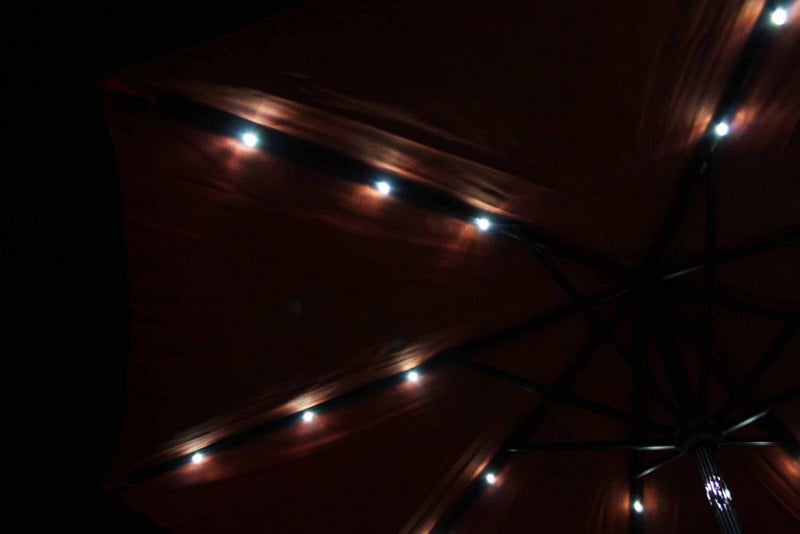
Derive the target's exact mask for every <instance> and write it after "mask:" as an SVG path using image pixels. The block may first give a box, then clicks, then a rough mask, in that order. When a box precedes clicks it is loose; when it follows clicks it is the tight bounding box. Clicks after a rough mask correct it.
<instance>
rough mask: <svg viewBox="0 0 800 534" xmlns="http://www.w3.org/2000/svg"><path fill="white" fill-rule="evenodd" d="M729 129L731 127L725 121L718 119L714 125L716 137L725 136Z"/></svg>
mask: <svg viewBox="0 0 800 534" xmlns="http://www.w3.org/2000/svg"><path fill="white" fill-rule="evenodd" d="M730 131H731V127H730V126H728V123H727V122H725V121H720V122H718V123H717V125H716V126H714V133H715V134H717V137H725V136H726V135H728V132H730Z"/></svg>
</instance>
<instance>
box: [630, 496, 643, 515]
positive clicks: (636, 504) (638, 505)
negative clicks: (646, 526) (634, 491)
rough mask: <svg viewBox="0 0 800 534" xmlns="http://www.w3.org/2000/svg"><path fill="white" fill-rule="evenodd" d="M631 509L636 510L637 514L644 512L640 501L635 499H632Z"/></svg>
mask: <svg viewBox="0 0 800 534" xmlns="http://www.w3.org/2000/svg"><path fill="white" fill-rule="evenodd" d="M633 509H634V510H635V511H636V513H637V514H641V513H642V512H644V505H642V501H640V500H639V499H636V500H635V501H633Z"/></svg>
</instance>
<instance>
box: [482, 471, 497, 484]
mask: <svg viewBox="0 0 800 534" xmlns="http://www.w3.org/2000/svg"><path fill="white" fill-rule="evenodd" d="M483 478H484V480H486V483H487V484H492V485H493V484H494V483H495V482H497V475H495V474H494V473H486V476H484V477H483Z"/></svg>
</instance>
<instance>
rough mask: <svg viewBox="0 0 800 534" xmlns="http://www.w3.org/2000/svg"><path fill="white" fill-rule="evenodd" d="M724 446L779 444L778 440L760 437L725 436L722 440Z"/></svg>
mask: <svg viewBox="0 0 800 534" xmlns="http://www.w3.org/2000/svg"><path fill="white" fill-rule="evenodd" d="M719 444H720V446H722V447H769V446H771V445H778V443H777V442H776V441H772V440H764V439H760V438H727V437H726V438H724V439H723V440H722V441H720V443H719Z"/></svg>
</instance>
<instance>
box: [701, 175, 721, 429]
mask: <svg viewBox="0 0 800 534" xmlns="http://www.w3.org/2000/svg"><path fill="white" fill-rule="evenodd" d="M715 161H716V160H715V159H714V160H711V161H710V162H709V165H708V172H706V254H705V256H706V268H705V271H704V275H705V276H704V280H703V284H704V286H705V310H704V311H705V328H704V330H703V335H704V339H703V355H702V357H701V358H700V383H699V386H698V388H697V390H698V391H697V393H698V395H697V412H698V415H703V413H704V412H705V409H706V402H707V401H708V371H709V370H708V367H709V363H708V362H709V360H710V359H711V353H712V351H713V350H714V298H713V297H714V284H715V281H716V276H717V263H716V253H717V176H716V174H717V173H716V165H715Z"/></svg>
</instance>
